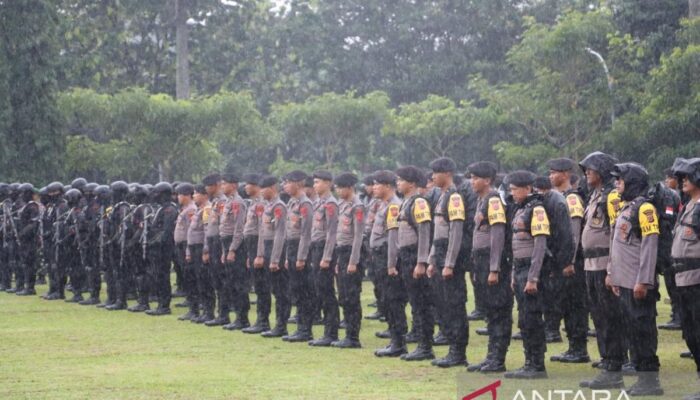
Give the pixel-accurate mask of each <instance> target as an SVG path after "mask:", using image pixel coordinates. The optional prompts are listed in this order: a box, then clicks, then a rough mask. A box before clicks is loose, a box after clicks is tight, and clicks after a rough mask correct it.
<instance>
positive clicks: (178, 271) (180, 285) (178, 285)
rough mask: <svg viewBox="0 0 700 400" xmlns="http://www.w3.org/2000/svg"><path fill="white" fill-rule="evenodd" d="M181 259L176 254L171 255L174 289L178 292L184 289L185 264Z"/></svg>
mask: <svg viewBox="0 0 700 400" xmlns="http://www.w3.org/2000/svg"><path fill="white" fill-rule="evenodd" d="M183 261H184V260H183V259H180V258H179V257H178V256H177V255H174V256H173V270H174V271H175V290H177V291H178V292H181V291H184V290H185V288H184V281H183V279H184V273H185V264H183Z"/></svg>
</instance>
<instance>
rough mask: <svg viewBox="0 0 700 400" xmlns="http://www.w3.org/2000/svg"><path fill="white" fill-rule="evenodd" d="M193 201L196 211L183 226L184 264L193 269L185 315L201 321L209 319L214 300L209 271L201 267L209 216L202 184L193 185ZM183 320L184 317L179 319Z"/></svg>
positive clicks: (212, 313)
mask: <svg viewBox="0 0 700 400" xmlns="http://www.w3.org/2000/svg"><path fill="white" fill-rule="evenodd" d="M193 200H194V203H195V205H196V206H197V211H196V212H195V213H194V216H193V217H192V220H191V221H190V225H189V227H188V228H187V250H186V252H185V265H189V266H190V268H191V270H192V271H193V273H192V274H191V275H190V278H192V279H193V280H194V282H195V286H196V290H194V291H192V293H191V294H190V295H189V298H188V303H189V306H190V311H189V313H188V314H190V318H189V320H190V321H191V322H193V323H197V324H203V323H204V322H206V321H209V320H211V319H212V318H213V315H214V302H215V300H214V289H213V288H212V285H211V279H210V276H209V271H208V270H207V269H206V268H205V267H204V265H203V264H204V262H203V260H202V252H203V251H204V242H205V240H206V238H205V235H206V229H207V224H208V223H209V221H210V219H211V203H210V202H209V197H208V196H207V190H206V188H205V187H204V185H196V186H195V188H194V195H193ZM200 309H201V310H202V311H203V313H202V315H200V314H199V310H200ZM184 320H186V319H185V318H183V321H184Z"/></svg>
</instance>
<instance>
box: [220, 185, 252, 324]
mask: <svg viewBox="0 0 700 400" xmlns="http://www.w3.org/2000/svg"><path fill="white" fill-rule="evenodd" d="M223 181H224V183H223V184H222V189H223V192H224V195H225V196H226V198H227V199H228V200H227V201H226V204H225V205H224V211H223V213H222V215H221V226H220V227H219V230H220V232H219V233H220V236H221V248H222V249H223V251H222V254H221V262H222V263H223V264H224V269H225V271H226V286H227V288H228V290H227V292H228V295H229V296H228V297H229V301H228V303H229V304H230V305H231V306H232V307H233V309H234V310H235V311H236V320H235V321H234V322H232V323H229V324H226V325H224V327H223V328H224V329H226V330H236V329H243V328H247V327H249V326H250V322H249V321H248V312H249V311H250V299H249V298H248V288H249V286H248V283H249V277H248V269H247V268H246V257H247V256H246V247H245V244H244V229H245V222H246V213H247V205H246V203H245V201H243V199H242V198H241V196H240V195H239V194H238V181H239V178H238V176H237V175H236V174H233V173H228V174H224V175H223ZM221 314H224V315H228V309H222V311H221Z"/></svg>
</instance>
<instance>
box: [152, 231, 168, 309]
mask: <svg viewBox="0 0 700 400" xmlns="http://www.w3.org/2000/svg"><path fill="white" fill-rule="evenodd" d="M173 246H174V245H173V244H171V245H166V246H162V247H159V248H156V249H153V250H152V251H151V253H150V257H152V259H151V265H150V267H151V279H152V282H153V292H154V293H155V295H156V297H157V298H158V307H159V308H170V299H171V297H172V293H171V290H172V288H171V286H170V264H171V263H172V261H173V249H172V247H173Z"/></svg>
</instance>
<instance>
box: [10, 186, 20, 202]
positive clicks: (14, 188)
mask: <svg viewBox="0 0 700 400" xmlns="http://www.w3.org/2000/svg"><path fill="white" fill-rule="evenodd" d="M9 188H10V193H9V194H8V196H9V197H10V199H12V201H15V200H17V196H19V183H17V182H13V183H10V186H9Z"/></svg>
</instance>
